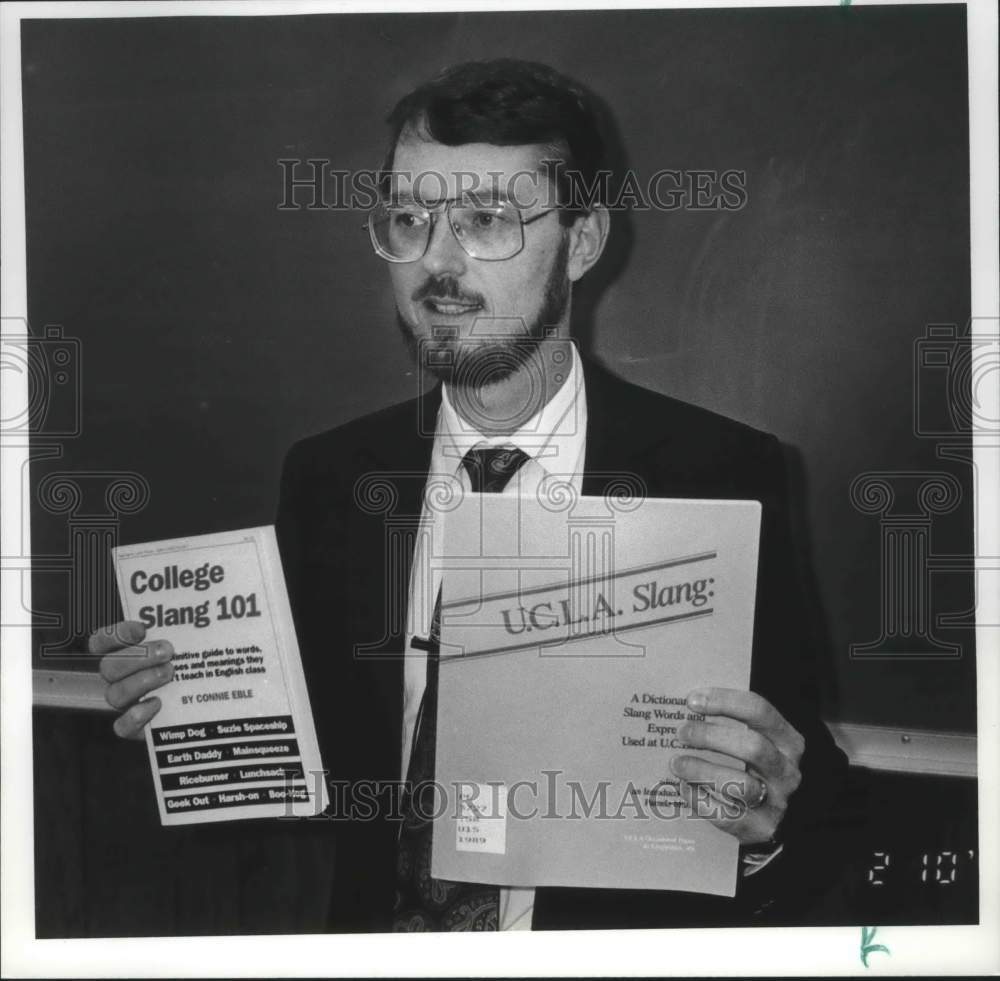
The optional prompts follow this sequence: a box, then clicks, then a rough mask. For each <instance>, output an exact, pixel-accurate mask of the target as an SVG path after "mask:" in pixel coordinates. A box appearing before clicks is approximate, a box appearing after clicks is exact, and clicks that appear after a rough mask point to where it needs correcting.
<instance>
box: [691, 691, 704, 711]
mask: <svg viewBox="0 0 1000 981" xmlns="http://www.w3.org/2000/svg"><path fill="white" fill-rule="evenodd" d="M687 703H688V708H692V709H694V711H695V712H700V711H701V710H702V709H704V708H705V707H706V706H707V705H708V696H707V695H706V694H705V693H704V692H703V691H693V692H691V694H690V695H688V697H687Z"/></svg>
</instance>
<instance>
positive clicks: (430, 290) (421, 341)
mask: <svg viewBox="0 0 1000 981" xmlns="http://www.w3.org/2000/svg"><path fill="white" fill-rule="evenodd" d="M541 156H542V154H541V152H540V150H539V148H537V147H532V146H517V147H499V146H492V145H490V144H485V143H472V144H465V145H462V146H454V147H451V146H445V145H443V144H441V143H435V142H430V141H425V140H421V139H419V138H416V137H412V138H404V139H401V140H400V142H399V143H398V144H397V145H396V153H395V157H394V162H393V171H394V173H395V175H396V181H395V187H394V193H395V194H396V195H397V196H398V198H399V199H400V200H401V201H404V202H407V203H409V200H412V199H416V203H418V204H422V205H423V206H425V207H426V208H428V209H429V210H433V209H434V208H435V207H437V206H438V205H441V204H443V202H444V201H446V200H450V199H457V198H459V197H460V196H461V195H463V192H464V193H465V194H466V195H467V192H468V190H469V188H470V187H472V188H473V189H474V190H475V192H476V193H477V194H479V195H480V196H483V195H485V196H487V197H491V196H494V195H493V192H494V190H496V191H499V192H500V193H499V196H500V197H504V196H506V197H508V198H509V199H513V200H515V201H516V202H517V203H518V205H519V206H520V210H521V216H522V217H523V218H525V219H531V218H532V217H533V216H536V215H543V217H539V218H538V219H537V220H536V221H533V222H531V224H529V225H526V226H524V228H523V233H524V248H523V249H522V250H521V251H520V252H519V253H518V254H517V255H515V256H513V257H511V258H509V259H504V260H499V261H489V260H484V259H477V258H473V257H472V256H470V255H468V253H467V252H466V251H465V250H464V249H463V248H462V246H461V245H460V244H459V242H458V240H457V239H456V238H455V235H454V234H453V233H452V230H451V229H450V228H449V226H448V223H447V221H445V220H444V215H443V214H441V215H439V216H438V217H437V220H436V221H435V224H434V228H433V232H432V234H431V237H430V241H429V242H428V245H427V251H426V252H425V254H424V255H423V257H422V258H420V259H416V260H414V261H413V262H401V263H390V264H389V273H390V277H391V279H392V288H393V292H394V294H395V300H396V308H397V311H398V314H399V322H400V327H401V328H402V330H403V333H404V335H405V336H406V337H407V340H408V341H409V343H410V344H411V347H412V348H413V349H414V350H415V352H416V354H417V357H418V358H419V359H420V362H419V363H420V364H421V365H422V366H425V367H427V368H428V369H430V370H431V371H433V372H434V373H435V374H437V375H438V376H439V377H442V378H444V379H445V380H447V381H451V382H453V383H455V384H459V385H461V384H463V383H464V384H472V385H479V386H481V385H483V384H488V383H490V382H496V381H500V380H502V379H503V378H505V377H507V376H509V375H510V374H511V372H512V371H514V370H515V369H516V368H517V366H518V365H519V364H522V363H524V361H525V360H526V359H527V358H528V357H530V355H531V351H532V350H533V349H534V348H535V347H537V341H538V340H539V339H540V338H543V337H545V336H546V328H552V327H557V328H562V329H565V327H566V319H567V312H568V304H569V292H570V284H569V278H568V275H567V269H566V266H567V262H566V257H567V249H568V236H567V233H566V229H565V228H564V226H563V225H561V224H560V222H559V216H558V212H557V211H552V212H550V213H549V214H544V213H545V211H546V209H547V208H551V207H552V204H553V201H552V200H551V198H552V195H551V193H550V191H549V188H548V185H547V183H546V178H545V177H544V176H543V174H542V173H541V170H540V160H541ZM418 175H425V176H423V177H422V178H420V179H419V180H418Z"/></svg>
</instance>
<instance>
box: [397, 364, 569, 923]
mask: <svg viewBox="0 0 1000 981" xmlns="http://www.w3.org/2000/svg"><path fill="white" fill-rule="evenodd" d="M569 349H570V351H571V352H572V358H571V360H572V363H571V365H570V369H569V374H568V376H567V377H566V380H565V381H564V382H563V383H562V385H561V386H560V387H559V389H558V391H556V393H555V395H553V396H552V398H551V399H549V401H548V402H547V403H546V404H545V405H544V406H543V407H542V409H541V411H540V412H538V413H536V414H535V415H534V416H533V417H532V418H531V419H529V420H528V422H526V423H525V424H524V425H523V426H522V427H521V428H520V429H518V430H517V431H516V432H514V433H511V434H510V435H509V436H485V435H483V434H482V433H480V432H477V431H476V430H475V429H473V428H472V427H471V426H470V425H469V424H468V423H467V422H465V421H464V419H462V417H461V416H460V415H459V414H458V412H457V411H456V410H455V407H454V405H453V404H452V400H451V398H450V397H449V394H448V387H447V386H445V387H444V389H443V391H442V396H441V408H440V409H439V410H438V417H437V426H436V429H435V433H434V447H433V450H432V451H431V465H430V471H429V473H428V477H427V490H426V491H425V496H424V504H423V511H422V514H421V519H420V531H419V532H418V536H417V541H416V546H415V548H414V550H413V566H412V569H411V571H410V590H409V597H408V602H407V631H406V659H405V662H404V669H403V685H404V694H403V772H402V779H403V780H405V779H406V772H407V769H408V767H409V765H410V749H411V747H412V745H413V736H414V730H415V728H416V722H417V713H418V711H419V709H420V700H421V699H422V698H423V695H424V687H425V683H426V677H427V654H426V652H424V651H422V650H420V649H419V648H413V647H412V646H411V645H410V641H411V640H412V638H413V637H414V636H416V637H421V638H426V637H427V636H428V635H429V633H430V627H431V621H432V619H433V616H434V603H435V601H436V598H437V594H438V589H439V588H440V585H441V571H440V569H439V568H431V567H430V563H429V561H428V553H429V545H428V543H429V541H430V540H432V536H434V539H435V540H436V537H437V535H440V528H439V525H438V524H437V523H438V522H440V520H441V515H440V513H439V512H437V511H435V509H434V507H433V501H434V496H435V495H434V485H435V483H436V482H439V481H440V482H443V483H444V484H446V485H447V484H448V483H450V482H453V481H458V482H459V483H460V484H461V487H462V489H463V491H464V492H466V493H468V492H470V491H471V489H472V488H471V483H470V480H469V475H468V473H467V472H466V469H465V467H463V466H462V458H463V457H464V456H465V454H466V453H468V451H469V450H471V449H473V448H474V447H485V446H510V445H513V446H516V447H518V449H520V450H522V451H523V452H524V453H525V454H526V455H527V456H528V457H529V459H528V460H526V461H525V463H524V464H523V465H522V467H521V468H520V470H518V472H517V473H516V474H515V475H514V476H513V477H512V478H511V481H510V483H509V484H508V485H507V487H506V489H505V490H504V491H503V493H504V494H515V495H516V494H534V493H535V492H536V491H537V489H538V485H539V484H540V483H541V481H542V480H544V479H545V478H546V477H548V476H552V477H554V478H558V479H561V480H565V481H566V482H568V483H570V484H571V485H572V486H573V489H574V490H575V491H577V492H578V493H579V491H580V490H581V487H582V484H583V463H584V456H585V453H586V434H587V398H586V392H585V391H584V384H583V366H582V365H581V364H580V356H579V354H577V351H576V348H575V347H574V346H573V345H569ZM534 900H535V890H534V889H506V888H502V889H501V890H500V917H499V928H500V929H501V930H530V929H531V911H532V908H533V906H534Z"/></svg>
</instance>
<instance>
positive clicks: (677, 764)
mask: <svg viewBox="0 0 1000 981" xmlns="http://www.w3.org/2000/svg"><path fill="white" fill-rule="evenodd" d="M670 769H671V771H672V772H673V774H674V776H677V777H683V776H684V771H685V769H686V767H685V765H684V758H683V757H682V756H675V757H674V758H673V759H672V760H671V761H670Z"/></svg>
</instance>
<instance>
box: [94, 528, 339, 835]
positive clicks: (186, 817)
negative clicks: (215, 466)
mask: <svg viewBox="0 0 1000 981" xmlns="http://www.w3.org/2000/svg"><path fill="white" fill-rule="evenodd" d="M113 558H114V563H115V571H116V574H117V577H118V591H119V594H120V596H121V601H122V607H123V609H124V611H125V617H126V619H129V620H140V621H142V623H144V624H145V625H146V637H147V638H148V639H150V640H156V639H161V638H162V639H164V640H169V641H170V642H171V643H172V644H173V646H174V652H175V653H174V658H173V665H174V677H173V680H172V681H170V682H169V683H168V684H166V685H164V686H163V687H162V688H159V689H157V690H156V695H157V697H158V698H159V699H160V701H161V702H162V705H163V707H162V708H161V709H160V711H159V712H158V713H157V715H156V717H155V718H154V719H153V721H152V722H151V723H150V724H149V725H148V726H147V727H146V745H147V747H148V750H149V761H150V765H151V766H152V770H153V782H154V783H155V785H156V798H157V801H158V803H159V808H160V821H161V822H162V823H163V824H165V825H167V824H199V823H204V822H208V821H235V820H240V819H244V818H263V817H292V816H295V817H305V816H311V815H314V814H317V813H319V812H320V811H321V810H323V808H325V807H326V805H327V796H326V781H325V780H324V778H323V766H322V763H321V761H320V756H319V746H318V743H317V741H316V731H315V726H314V724H313V717H312V712H311V711H310V708H309V695H308V692H307V690H306V684H305V678H304V677H303V674H302V662H301V659H300V657H299V648H298V643H297V641H296V637H295V628H294V626H293V623H292V612H291V608H290V606H289V604H288V594H287V592H286V590H285V580H284V576H283V574H282V570H281V558H280V556H279V554H278V543H277V539H276V538H275V535H274V528H273V527H271V526H267V527H262V528H248V529H244V530H242V531H233V532H226V533H221V534H215V535H200V536H198V537H195V538H176V539H172V540H170V541H161V542H152V543H149V544H145V545H129V546H120V547H118V548H115V549H114V550H113Z"/></svg>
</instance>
